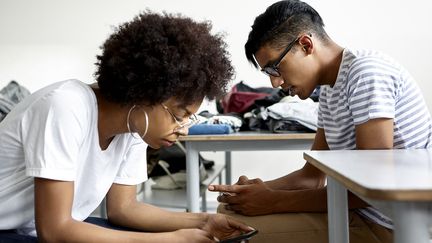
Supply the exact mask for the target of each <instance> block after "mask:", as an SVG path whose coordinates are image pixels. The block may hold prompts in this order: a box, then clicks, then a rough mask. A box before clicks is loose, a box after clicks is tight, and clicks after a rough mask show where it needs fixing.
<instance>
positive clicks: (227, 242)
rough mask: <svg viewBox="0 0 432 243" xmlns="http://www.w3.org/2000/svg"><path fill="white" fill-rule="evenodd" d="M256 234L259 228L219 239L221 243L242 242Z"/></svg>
mask: <svg viewBox="0 0 432 243" xmlns="http://www.w3.org/2000/svg"><path fill="white" fill-rule="evenodd" d="M256 234H258V230H252V231H249V232H247V233H244V234H241V235H238V236H234V237H232V238H227V239H223V240H221V241H219V243H238V242H241V241H242V240H248V239H250V238H251V237H252V236H254V235H256Z"/></svg>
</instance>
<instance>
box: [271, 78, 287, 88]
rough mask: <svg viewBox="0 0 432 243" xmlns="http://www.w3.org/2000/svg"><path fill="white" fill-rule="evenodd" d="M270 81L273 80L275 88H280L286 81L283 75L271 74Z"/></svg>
mask: <svg viewBox="0 0 432 243" xmlns="http://www.w3.org/2000/svg"><path fill="white" fill-rule="evenodd" d="M270 82H271V84H272V86H273V88H278V87H280V86H281V85H282V84H283V83H284V80H283V78H282V77H273V76H270Z"/></svg>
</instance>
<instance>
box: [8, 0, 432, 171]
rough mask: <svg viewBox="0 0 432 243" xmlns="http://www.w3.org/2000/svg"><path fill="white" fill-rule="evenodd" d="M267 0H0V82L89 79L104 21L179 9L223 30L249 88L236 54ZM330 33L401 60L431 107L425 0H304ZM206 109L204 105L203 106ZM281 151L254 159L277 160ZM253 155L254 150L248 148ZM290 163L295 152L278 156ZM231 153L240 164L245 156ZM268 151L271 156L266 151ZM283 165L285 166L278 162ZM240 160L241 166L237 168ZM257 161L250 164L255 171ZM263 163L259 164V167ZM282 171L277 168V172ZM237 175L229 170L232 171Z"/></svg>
mask: <svg viewBox="0 0 432 243" xmlns="http://www.w3.org/2000/svg"><path fill="white" fill-rule="evenodd" d="M273 2H275V1H273V0H235V1H232V0H218V1H210V0H182V1H179V0H177V1H176V0H123V1H114V0H92V1H86V0H75V1H70V0H38V1H36V0H33V1H32V0H1V1H0V87H2V86H4V85H5V84H6V83H7V82H9V80H11V79H15V80H17V81H18V82H20V83H21V84H23V85H24V86H26V87H27V88H29V89H30V90H31V91H35V90H37V89H38V88H40V87H42V86H45V85H47V84H50V83H52V82H55V81H59V80H63V79H68V78H78V79H80V80H82V81H85V82H88V83H91V82H93V76H92V75H93V72H94V65H93V63H94V62H95V61H96V59H95V55H96V54H98V53H99V49H98V47H99V46H100V45H101V44H102V43H103V41H104V40H105V38H107V36H108V35H109V33H111V30H112V26H116V25H117V24H119V23H121V22H124V21H127V20H130V19H131V18H132V17H133V16H135V15H136V14H137V13H138V12H139V11H140V10H144V9H145V8H149V9H151V10H154V11H162V10H166V11H167V12H181V13H183V14H185V15H187V16H190V17H192V18H194V19H196V20H210V21H212V22H213V26H214V31H215V32H220V31H224V32H226V41H227V42H228V45H229V51H230V53H231V54H232V62H233V64H234V66H235V68H236V71H237V75H236V79H235V81H234V82H238V81H240V80H245V81H246V83H248V84H249V85H251V86H269V81H268V80H267V78H266V77H265V76H264V75H262V74H261V73H259V72H258V71H256V70H254V69H253V68H252V67H251V65H249V63H248V62H247V61H246V58H245V57H244V51H243V45H244V43H245V41H246V39H247V34H248V33H249V30H250V26H251V25H252V22H253V20H254V18H255V17H256V16H257V15H258V14H259V13H261V12H263V11H264V10H265V8H266V7H267V6H269V5H270V4H271V3H273ZM307 2H309V3H310V4H311V5H312V6H313V7H315V8H316V9H317V10H318V12H320V14H321V16H322V17H323V19H324V22H325V23H326V28H327V31H328V33H329V34H330V36H331V37H332V38H333V39H334V40H335V41H336V42H338V43H339V44H341V45H342V46H347V47H355V48H372V49H377V50H382V51H384V52H386V53H387V54H389V55H391V56H393V57H394V58H395V59H396V60H398V61H399V62H401V63H402V64H403V65H405V66H406V68H407V69H408V70H409V71H410V72H411V73H412V75H413V76H414V77H415V78H416V79H417V82H418V84H419V86H420V87H421V88H422V91H423V94H424V96H425V99H426V101H427V104H428V106H429V109H430V110H432V97H431V95H430V94H431V92H430V90H431V86H432V85H431V83H432V74H431V73H430V72H431V70H432V69H431V68H432V65H431V61H430V58H431V56H432V45H431V43H432V28H431V26H430V25H431V23H432V14H431V13H432V6H431V5H432V4H431V1H428V0H411V1H402V0H380V1H377V0H363V1H354V0H326V1H322V0H321V1H320V0H310V1H307ZM208 107H210V108H211V110H214V108H213V107H212V106H210V105H208V104H206V107H203V109H204V108H208ZM281 153H282V152H278V153H275V154H273V153H270V154H266V156H263V157H262V158H259V160H261V159H262V160H266V161H268V160H275V161H276V160H277V161H280V159H279V158H280V157H281ZM256 154H257V155H261V154H262V153H256ZM282 154H283V155H284V156H285V157H288V159H287V161H289V160H290V159H289V158H294V159H292V160H293V161H294V160H295V161H298V160H299V159H301V153H300V152H298V153H288V152H285V153H282ZM238 155H241V156H237V155H233V156H234V158H235V159H237V160H240V161H241V162H243V163H244V164H241V163H240V164H238V165H239V167H236V165H235V167H234V170H236V169H238V171H241V169H242V168H245V167H244V166H247V165H248V164H247V163H249V159H252V157H254V156H248V155H249V153H238ZM272 155H273V156H272ZM280 163H281V164H279V165H278V166H277V172H276V173H282V172H283V169H281V166H282V167H283V166H287V169H290V168H291V167H290V166H291V165H290V163H288V164H287V163H285V162H280ZM240 165H241V166H240ZM259 166H261V165H256V166H255V167H254V168H256V171H253V172H251V173H252V174H259V173H258V172H259V171H261V169H260V167H259ZM264 168H266V167H264ZM281 171H282V172H281ZM234 174H235V175H237V174H236V173H234Z"/></svg>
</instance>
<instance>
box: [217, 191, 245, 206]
mask: <svg viewBox="0 0 432 243" xmlns="http://www.w3.org/2000/svg"><path fill="white" fill-rule="evenodd" d="M217 200H218V202H221V203H234V204H236V203H239V201H240V200H241V199H240V198H239V197H238V196H236V195H229V194H225V193H223V194H222V195H219V196H218V197H217Z"/></svg>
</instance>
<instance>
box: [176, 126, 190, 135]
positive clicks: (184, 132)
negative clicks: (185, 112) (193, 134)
mask: <svg viewBox="0 0 432 243" xmlns="http://www.w3.org/2000/svg"><path fill="white" fill-rule="evenodd" d="M174 133H177V134H178V135H179V136H187V135H188V133H189V128H188V127H186V126H185V127H177V128H174Z"/></svg>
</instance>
